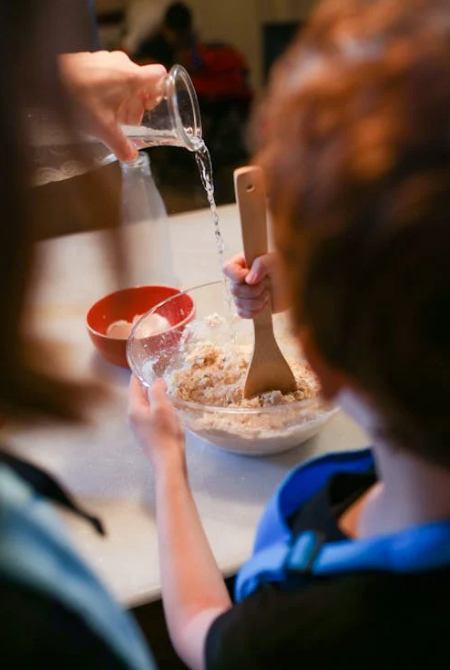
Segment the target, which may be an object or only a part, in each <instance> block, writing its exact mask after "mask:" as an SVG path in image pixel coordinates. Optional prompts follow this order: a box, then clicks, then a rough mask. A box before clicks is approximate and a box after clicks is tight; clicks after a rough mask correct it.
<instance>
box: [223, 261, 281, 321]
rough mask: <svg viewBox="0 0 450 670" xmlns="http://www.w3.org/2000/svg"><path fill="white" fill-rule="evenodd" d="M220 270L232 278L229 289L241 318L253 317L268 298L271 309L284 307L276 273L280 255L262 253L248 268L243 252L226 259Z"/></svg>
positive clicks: (276, 309) (274, 310) (279, 282)
mask: <svg viewBox="0 0 450 670" xmlns="http://www.w3.org/2000/svg"><path fill="white" fill-rule="evenodd" d="M223 271H224V273H225V275H226V276H227V277H228V278H229V279H230V280H231V293H232V294H233V296H234V302H235V305H236V309H237V312H238V314H239V316H240V317H242V318H243V319H254V318H255V316H258V314H260V313H261V312H262V311H263V309H264V308H265V307H266V305H268V304H269V302H271V304H272V312H273V313H276V312H282V311H283V310H285V309H286V308H287V305H286V300H285V298H284V296H283V289H282V287H281V281H280V277H279V271H280V268H279V257H278V254H276V253H273V252H272V253H269V254H265V255H264V256H260V257H259V258H257V259H256V260H255V262H254V263H253V265H252V267H251V268H250V270H249V269H247V267H246V265H245V259H244V256H243V255H242V254H238V255H237V256H234V258H232V259H231V260H229V261H228V262H227V263H226V264H225V266H224V268H223Z"/></svg>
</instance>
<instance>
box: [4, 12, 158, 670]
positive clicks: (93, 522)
mask: <svg viewBox="0 0 450 670" xmlns="http://www.w3.org/2000/svg"><path fill="white" fill-rule="evenodd" d="M62 5H63V6H62ZM72 6H73V7H75V5H72ZM66 18H67V17H66V15H65V11H64V3H58V2H56V1H53V0H41V1H40V2H39V3H36V2H32V1H31V0H24V2H18V3H11V2H9V0H0V58H1V62H2V67H1V69H0V90H1V91H2V103H1V104H0V147H1V151H0V173H1V175H2V178H1V180H0V199H1V203H2V207H1V220H0V253H1V262H0V286H1V292H2V293H1V300H0V321H1V323H2V324H3V328H2V334H1V336H0V340H1V344H0V369H1V374H0V414H1V416H2V417H4V416H7V417H8V419H11V418H14V417H20V418H21V419H22V421H28V422H29V421H33V420H36V419H40V418H45V419H47V420H48V419H53V420H55V421H56V420H59V421H66V422H71V421H72V422H73V421H81V420H82V419H83V418H86V417H87V413H88V411H89V410H90V409H91V408H92V406H93V405H94V404H96V402H97V401H99V400H101V398H102V397H103V396H104V391H103V390H102V388H101V387H100V386H99V384H98V382H97V381H96V380H84V381H83V382H80V381H78V382H76V383H75V382H74V381H73V380H71V379H67V378H66V377H65V376H64V374H63V372H62V371H59V370H58V366H57V360H55V355H54V350H53V348H51V347H50V346H45V343H42V342H38V341H36V340H35V338H34V337H33V333H31V332H29V328H28V327H27V325H28V321H29V320H28V319H27V315H29V309H30V307H29V302H28V301H29V299H30V294H31V292H32V289H33V287H34V285H35V282H36V279H37V278H38V276H39V272H38V270H39V268H37V267H36V264H35V262H34V241H35V240H36V239H37V238H38V237H39V232H40V231H41V229H42V227H43V226H44V225H45V222H46V219H47V213H48V207H49V204H48V203H45V201H43V202H42V203H41V205H40V207H35V206H34V201H33V199H32V194H31V192H32V190H33V189H31V187H30V185H31V184H32V181H33V180H32V177H33V164H32V160H31V159H30V153H31V150H30V149H31V148H30V137H29V135H30V133H29V115H30V112H29V110H30V109H39V110H42V111H43V112H44V113H45V114H46V115H47V114H48V116H49V117H51V118H52V119H56V120H57V121H58V122H59V123H60V125H61V126H62V127H63V128H64V129H65V131H66V134H67V136H68V137H69V138H70V139H71V140H72V141H73V145H76V144H77V141H78V140H79V130H83V131H88V132H90V133H92V134H95V135H96V136H97V137H98V138H99V139H101V140H103V141H105V142H106V143H108V144H109V145H110V147H111V148H112V149H113V150H114V151H115V152H116V154H117V155H118V157H120V158H122V159H124V160H126V159H132V158H133V157H134V156H135V154H136V151H135V149H134V147H132V146H131V145H130V144H129V143H128V140H126V138H124V136H123V134H122V133H121V131H120V128H119V127H118V124H119V123H121V122H126V121H127V120H128V119H130V120H133V122H138V121H139V119H140V117H141V116H142V114H143V111H144V109H146V108H147V107H152V106H153V105H154V104H156V102H157V100H158V97H159V95H160V94H161V86H162V80H163V78H164V74H165V70H164V68H163V67H162V66H158V65H155V66H149V67H147V68H139V67H138V66H137V65H135V64H133V63H131V62H130V61H129V59H128V58H127V57H125V56H124V55H121V54H117V53H113V54H107V53H97V54H95V53H92V54H91V53H83V54H70V55H64V56H59V55H58V54H61V53H62V52H63V51H64V45H66V44H67V40H66V39H65V38H66V36H67V35H70V36H71V37H72V38H73V40H74V43H76V42H77V40H76V35H74V32H75V31H76V24H75V23H74V22H70V23H66ZM72 18H73V14H72V13H71V19H72ZM81 41H82V40H80V42H81ZM69 145H70V146H72V143H69ZM88 153H89V148H88V147H86V149H85V154H86V158H87V155H88ZM98 172H101V171H98ZM109 186H110V185H109V183H108V181H107V180H106V179H105V177H104V175H103V173H102V174H101V175H100V174H92V176H91V180H90V181H89V184H85V185H84V186H82V187H81V186H80V187H79V188H78V191H77V192H76V194H75V195H76V201H77V204H78V202H79V201H83V203H84V211H86V210H92V209H94V210H95V211H96V212H98V213H99V215H100V214H101V212H103V214H105V212H106V213H107V215H105V219H107V220H108V223H109V225H110V226H111V227H114V226H118V225H119V210H118V209H117V210H113V209H111V208H110V201H111V191H110V188H109ZM69 208H70V209H71V210H72V209H73V208H74V203H73V202H72V201H69V202H67V203H66V209H67V210H68V209H69ZM77 211H78V210H77ZM80 211H81V210H80ZM3 440H4V437H2V441H3ZM32 447H33V445H30V448H31V449H32ZM51 503H56V504H58V505H60V506H62V507H64V508H66V509H67V510H69V511H71V512H72V513H73V514H76V515H78V516H79V517H80V518H81V519H83V520H84V521H85V522H86V523H87V524H88V525H90V526H91V527H92V529H93V531H94V532H97V533H100V534H104V533H105V530H104V529H103V527H102V524H101V522H100V520H98V519H95V518H93V517H92V516H90V515H89V514H88V513H87V512H86V511H85V510H83V509H80V508H79V507H78V506H77V504H76V502H75V501H74V500H73V499H72V498H71V497H70V495H68V494H67V493H66V492H65V491H64V490H63V489H62V488H61V486H59V484H58V483H57V482H56V481H54V480H53V479H52V478H51V477H50V476H49V475H47V474H46V473H45V472H43V471H41V470H39V469H37V468H36V467H34V466H33V465H31V464H30V463H27V462H24V461H22V460H19V459H17V458H15V457H14V456H12V455H11V454H10V453H8V450H7V447H6V445H2V447H1V449H0V593H1V597H0V621H1V635H2V658H1V667H2V668H4V669H5V670H10V669H11V670H13V669H14V670H17V669H18V668H20V670H27V669H30V670H31V668H53V667H58V668H59V667H60V668H65V669H66V670H70V669H73V670H75V669H77V670H78V669H79V668H83V669H85V670H88V669H89V668H92V669H94V668H95V669H96V670H98V669H99V668H108V670H114V669H117V670H119V669H120V670H125V669H127V670H151V669H152V668H154V663H153V660H152V656H151V653H150V651H149V650H148V649H147V646H146V644H145V642H144V641H143V639H142V636H141V634H140V631H139V629H138V627H137V625H136V624H135V623H134V621H133V619H132V618H131V617H130V616H129V615H128V614H127V613H126V612H124V611H123V610H122V608H121V607H120V605H119V604H118V603H117V602H116V601H115V600H114V598H113V597H112V596H111V595H110V594H109V593H108V591H107V590H106V589H105V587H104V586H103V585H102V584H101V583H100V581H99V580H98V579H97V577H96V576H95V575H94V574H93V573H92V572H91V571H90V569H89V568H88V567H87V566H86V565H85V563H84V561H83V559H82V558H81V557H80V556H78V554H77V552H76V551H75V549H74V548H73V546H72V544H71V542H70V540H69V538H68V536H67V535H66V531H65V528H64V525H63V523H62V521H61V520H59V518H58V517H57V515H56V514H55V512H54V511H53V510H52V508H51Z"/></svg>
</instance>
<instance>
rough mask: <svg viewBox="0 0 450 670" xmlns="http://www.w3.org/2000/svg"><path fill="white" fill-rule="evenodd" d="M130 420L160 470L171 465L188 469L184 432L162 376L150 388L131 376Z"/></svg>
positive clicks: (143, 446)
mask: <svg viewBox="0 0 450 670" xmlns="http://www.w3.org/2000/svg"><path fill="white" fill-rule="evenodd" d="M128 420H129V422H130V426H131V429H132V431H133V433H134V435H135V436H136V438H137V440H138V442H139V443H140V445H141V447H142V449H143V450H144V453H145V455H146V456H147V457H148V459H149V461H150V463H151V464H152V466H153V469H154V470H155V473H156V474H158V473H159V472H161V470H165V469H167V468H173V467H175V468H182V469H184V467H185V454H184V432H183V429H182V427H181V424H180V422H179V421H178V418H177V416H176V414H175V410H174V409H173V407H172V406H171V404H170V402H169V401H168V400H167V396H166V387H165V384H164V381H163V380H162V379H159V380H158V381H156V382H155V383H154V384H153V386H152V388H151V389H150V390H148V391H147V389H144V388H143V387H142V386H141V384H140V382H139V380H138V379H137V378H136V377H135V376H134V375H132V376H131V380H130V389H129V399H128Z"/></svg>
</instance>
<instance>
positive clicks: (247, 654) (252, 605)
mask: <svg viewBox="0 0 450 670" xmlns="http://www.w3.org/2000/svg"><path fill="white" fill-rule="evenodd" d="M374 482H375V476H374V474H373V473H372V472H369V473H367V474H363V475H357V474H339V475H336V476H335V477H333V478H332V479H331V480H330V482H329V484H328V485H327V486H326V487H325V488H324V489H323V490H322V491H321V492H319V493H318V494H317V495H316V496H314V497H313V499H312V500H311V501H309V503H307V504H306V505H305V506H303V507H302V509H301V510H300V511H299V512H298V513H297V514H295V515H293V516H292V517H291V518H290V520H289V522H290V526H291V528H292V530H293V533H294V535H298V534H299V533H301V532H303V531H304V530H315V531H317V532H320V533H322V534H324V535H325V538H326V541H328V542H334V541H338V540H342V539H344V535H343V534H342V532H341V531H340V529H339V527H338V525H337V519H338V517H339V516H340V515H341V514H342V513H343V511H344V510H345V509H346V508H347V507H348V506H349V505H351V504H352V502H354V501H355V500H356V499H357V498H358V497H359V496H360V495H362V493H364V491H366V490H367V489H368V487H369V486H371V485H372V484H373V483H374ZM449 599H450V569H448V568H446V569H442V570H436V571H433V572H429V573H425V574H420V575H419V574H418V575H406V574H405V575H393V574H389V573H380V572H365V573H348V574H345V575H336V576H331V577H324V576H321V577H319V576H314V577H313V576H310V577H308V578H307V579H306V581H305V579H303V581H302V584H297V585H291V587H290V588H289V589H288V590H286V589H285V588H284V589H283V588H281V587H280V586H279V585H275V584H265V585H263V586H261V587H260V588H259V589H258V590H257V591H256V592H255V593H253V594H252V595H251V596H249V597H248V598H246V599H245V600H244V601H242V602H241V603H239V604H238V605H236V606H235V607H233V608H232V609H231V610H229V611H228V612H226V613H225V614H223V615H222V616H220V617H219V618H218V619H217V620H216V621H215V622H214V623H213V625H212V627H211V629H210V631H209V633H208V636H207V641H206V652H205V653H206V667H207V670H238V669H240V668H242V669H243V670H244V669H245V670H252V669H255V670H256V669H258V670H266V669H267V670H268V669H269V668H271V669H278V668H279V669H282V668H283V669H285V668H286V669H287V668H302V670H303V669H304V670H315V669H322V668H330V669H332V670H335V669H336V668H345V669H346V670H351V669H353V668H354V669H355V670H356V668H358V670H366V669H367V668H377V669H378V668H379V669H380V670H385V669H386V668H396V670H400V669H402V668H407V667H410V666H413V667H423V668H434V667H436V668H441V667H442V668H444V667H450V612H449V611H448V610H449V605H448V604H449V603H450V600H449Z"/></svg>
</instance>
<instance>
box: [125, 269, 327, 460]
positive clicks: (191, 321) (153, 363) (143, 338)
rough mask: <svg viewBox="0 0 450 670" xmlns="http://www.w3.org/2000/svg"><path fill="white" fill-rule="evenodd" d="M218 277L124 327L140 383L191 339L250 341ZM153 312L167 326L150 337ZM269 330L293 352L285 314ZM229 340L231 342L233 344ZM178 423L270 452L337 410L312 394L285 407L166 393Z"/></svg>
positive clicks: (181, 353) (177, 357)
mask: <svg viewBox="0 0 450 670" xmlns="http://www.w3.org/2000/svg"><path fill="white" fill-rule="evenodd" d="M229 306H230V301H229V300H228V299H227V293H226V291H225V289H224V284H223V282H214V283H210V284H204V285H202V286H197V287H195V288H192V289H189V290H188V291H184V292H182V293H180V294H178V295H175V296H173V297H171V298H169V299H168V300H165V301H164V302H162V303H160V304H159V305H157V306H156V307H154V308H153V309H152V310H150V311H149V312H148V313H147V314H144V315H143V316H142V317H141V319H140V320H139V321H138V322H137V323H136V325H135V326H134V328H133V330H132V331H131V334H130V337H129V339H128V343H127V358H128V362H129V365H130V368H131V370H132V371H133V373H134V374H135V375H136V376H137V377H138V378H139V380H140V381H141V383H142V384H144V385H145V386H151V384H152V383H153V382H154V381H155V380H156V379H157V378H159V377H163V378H168V377H170V374H171V373H172V372H173V371H174V370H178V369H179V368H181V367H182V366H183V364H184V362H185V359H186V352H187V350H190V349H191V348H192V346H193V345H195V344H196V343H201V342H212V343H214V344H219V345H227V346H229V345H230V342H235V343H236V345H241V344H250V343H251V342H252V338H253V327H252V322H251V321H248V320H244V319H240V318H239V317H237V316H236V315H235V314H234V312H233V310H232V311H231V312H230V308H229ZM154 314H159V315H160V316H163V317H165V318H166V319H167V320H168V321H169V323H170V324H175V325H172V326H171V327H170V328H169V329H167V330H166V331H164V332H162V333H161V332H160V333H157V334H156V335H149V328H148V324H149V321H150V317H151V316H153V315H154ZM274 328H275V334H276V335H277V339H278V343H279V345H280V348H281V349H282V351H283V353H284V355H285V356H287V357H288V358H289V359H290V360H292V359H293V358H297V359H298V358H299V357H300V355H299V353H298V349H297V346H296V343H295V342H294V340H293V339H292V338H291V337H288V336H287V332H288V320H287V315H286V314H281V315H276V316H275V317H274ZM233 346H234V345H233ZM169 397H170V399H171V402H172V404H173V406H174V407H175V409H176V411H177V412H178V416H179V417H180V420H181V422H182V424H183V426H184V427H185V428H186V429H187V430H189V431H191V432H192V433H195V434H196V435H198V436H199V437H200V438H202V439H203V440H206V441H207V442H209V443H210V444H213V445H214V446H216V447H220V448H221V449H225V450H227V451H232V452H236V453H239V454H244V455H247V456H256V455H268V454H275V453H279V452H282V451H286V450H288V449H292V448H293V447H296V446H298V445H299V444H301V443H302V442H305V441H306V440H308V439H309V438H311V437H313V436H314V435H316V434H317V433H318V432H319V430H320V429H321V428H322V427H323V426H325V424H326V423H327V422H328V421H329V420H330V419H331V417H332V416H333V415H334V414H335V413H336V412H337V411H338V410H337V408H336V407H332V406H331V407H330V405H329V404H326V403H325V402H324V400H323V399H322V398H321V397H320V396H319V395H317V396H314V397H312V398H309V399H306V400H301V401H294V402H292V403H289V404H284V405H269V406H265V407H257V408H255V407H216V406H213V405H204V404H200V403H197V402H191V401H187V400H181V399H179V398H177V397H175V396H173V395H170V393H169Z"/></svg>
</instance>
